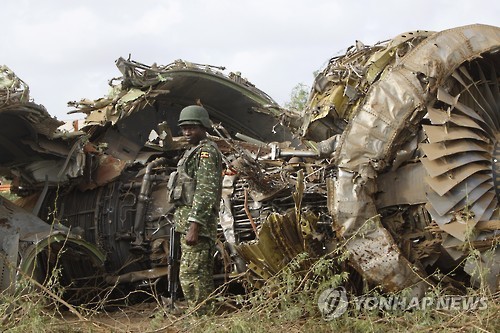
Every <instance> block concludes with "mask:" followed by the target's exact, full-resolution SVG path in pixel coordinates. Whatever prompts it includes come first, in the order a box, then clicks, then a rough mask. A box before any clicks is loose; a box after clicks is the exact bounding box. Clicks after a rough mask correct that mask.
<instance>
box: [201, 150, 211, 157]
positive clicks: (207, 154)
mask: <svg viewBox="0 0 500 333" xmlns="http://www.w3.org/2000/svg"><path fill="white" fill-rule="evenodd" d="M200 157H201V158H209V157H210V154H209V153H208V151H202V152H201V153H200Z"/></svg>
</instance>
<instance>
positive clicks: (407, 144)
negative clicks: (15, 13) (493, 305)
mask: <svg viewBox="0 0 500 333" xmlns="http://www.w3.org/2000/svg"><path fill="white" fill-rule="evenodd" d="M499 50H500V29H499V28H498V27H492V26H485V25H472V26H464V27H458V28H454V29H450V30H445V31H441V32H429V31H414V32H408V33H405V34H401V35H399V36H396V37H395V38H393V39H391V40H389V41H386V42H382V43H378V44H376V45H374V46H367V45H364V44H362V43H361V42H357V43H356V45H355V46H352V47H350V48H349V49H348V50H347V52H346V54H345V55H342V56H339V57H335V58H332V59H331V60H330V61H329V63H328V65H327V66H326V67H325V68H324V69H323V70H322V72H321V73H320V74H318V76H317V77H316V79H315V81H314V83H313V86H312V90H311V93H310V98H309V102H308V104H307V107H306V108H305V109H304V110H301V111H291V110H285V109H283V108H281V107H280V106H279V105H278V104H277V103H276V102H275V101H273V100H272V98H271V97H269V96H268V95H267V94H265V93H264V92H262V91H260V90H259V89H257V88H256V87H255V86H254V85H253V84H251V83H250V82H249V81H248V80H247V79H245V78H243V77H242V76H241V74H239V73H229V74H226V73H224V71H225V69H224V68H222V67H216V66H209V65H200V64H194V63H189V62H186V61H182V60H177V61H175V62H173V63H171V64H169V65H166V66H162V65H157V64H154V65H152V66H148V65H144V64H141V63H138V62H135V61H133V60H130V59H128V60H125V59H122V58H120V59H118V60H117V67H118V68H119V70H120V72H121V74H122V76H121V77H119V78H114V79H112V80H110V87H111V93H110V94H108V95H107V96H105V97H104V98H101V99H98V100H96V101H90V100H85V99H84V100H81V101H79V102H71V103H70V105H72V106H73V107H74V108H75V110H73V111H72V112H70V113H72V114H73V113H83V114H84V115H85V120H84V124H83V127H81V128H78V131H75V132H66V131H62V130H61V129H58V130H56V127H57V126H59V125H60V122H59V121H57V120H55V119H54V118H51V117H50V116H49V115H48V113H47V112H46V110H45V109H44V108H43V106H41V105H38V104H35V103H33V102H32V101H30V100H29V91H28V88H27V86H26V85H25V84H24V83H23V82H22V81H20V80H19V79H17V78H16V77H15V75H14V74H13V73H12V71H10V70H8V69H7V68H6V67H2V76H0V78H1V80H0V88H1V89H0V98H1V100H0V138H1V140H0V172H1V175H3V176H4V177H7V178H8V179H10V180H11V181H12V184H13V185H12V188H11V190H12V191H13V192H14V193H16V194H17V195H18V196H20V197H21V198H20V200H18V204H19V205H20V206H21V207H22V208H23V209H25V210H27V211H28V212H30V211H31V212H32V213H27V214H31V215H32V218H33V219H36V220H37V221H39V222H42V221H45V222H49V223H53V222H54V221H56V222H57V224H58V225H59V224H60V225H64V226H65V228H69V230H71V232H70V231H64V234H65V235H66V236H67V237H70V238H71V237H73V238H72V239H77V238H78V239H81V240H80V243H78V244H80V245H82V244H83V246H84V248H86V249H91V248H92V247H95V249H96V250H95V251H94V250H92V251H90V250H89V251H90V253H89V252H85V251H84V254H83V258H91V257H92V258H101V257H100V256H99V255H97V253H102V255H103V256H105V260H103V262H102V263H103V265H102V275H103V277H104V279H103V281H104V282H106V283H108V284H111V285H114V284H120V285H122V286H124V287H125V286H126V287H127V288H144V287H151V285H154V286H159V285H161V283H160V282H161V281H162V280H163V279H168V260H167V259H168V243H169V230H170V227H171V216H170V211H171V207H169V206H168V204H167V203H166V200H165V198H166V184H167V181H168V177H169V175H170V173H171V172H172V171H173V170H174V168H175V165H176V160H177V158H178V157H179V154H180V152H181V151H182V149H183V148H184V146H185V143H184V141H183V140H182V138H181V137H180V136H179V135H178V133H179V130H178V128H177V125H176V120H177V118H178V115H179V112H180V110H181V109H182V108H183V107H184V106H185V105H188V104H192V103H199V104H202V105H203V106H204V107H205V108H206V109H207V110H208V111H209V113H210V117H211V119H212V120H213V122H214V123H215V124H216V126H215V127H214V131H213V132H212V133H211V134H212V135H213V136H214V139H215V140H216V141H217V142H218V144H219V147H220V148H221V150H222V151H223V152H224V156H225V162H226V166H227V171H226V174H225V177H224V184H223V185H224V190H223V200H222V202H221V212H220V218H221V219H220V228H219V236H220V242H218V253H217V256H216V260H217V264H216V271H215V272H214V278H215V279H217V280H224V279H227V278H228V277H229V276H231V275H235V274H239V273H245V279H247V280H248V281H250V282H251V283H252V284H253V285H254V286H257V287H258V286H259V285H261V284H262V283H263V282H264V281H265V280H266V279H269V278H270V277H271V276H273V275H274V274H276V273H277V272H278V271H279V270H280V269H282V268H283V267H284V266H285V265H286V264H287V263H288V262H289V261H290V260H292V259H293V258H294V257H295V256H296V255H298V254H299V253H302V252H304V251H305V252H308V254H309V256H310V257H311V258H317V257H320V256H322V255H332V254H333V253H335V249H336V248H337V247H338V246H339V244H344V245H345V248H346V249H347V251H348V254H349V265H350V266H351V267H353V268H354V269H355V270H356V271H357V272H358V273H359V274H361V275H362V276H363V277H364V279H365V280H366V281H367V282H368V283H370V284H372V285H377V286H381V287H382V288H383V289H384V290H386V291H397V290H401V289H404V288H410V289H411V290H412V291H413V292H414V293H415V294H422V292H424V291H425V289H426V288H427V287H428V286H429V285H430V284H433V283H437V282H442V281H436V280H435V278H436V277H435V276H434V275H433V273H434V272H436V271H437V270H440V271H442V272H447V271H451V270H453V271H454V272H455V273H458V277H457V278H455V279H453V278H451V277H448V278H447V280H446V281H447V283H449V284H451V285H452V286H454V287H456V288H461V287H462V286H463V284H464V281H466V280H467V282H466V283H467V284H470V285H477V283H478V279H477V275H476V273H475V272H477V269H478V268H481V267H483V266H486V267H488V269H489V271H488V273H487V274H486V275H485V277H486V280H487V284H488V285H489V287H490V288H491V289H492V290H495V289H498V273H499V272H498V270H499V267H500V265H499V260H500V251H499V250H498V247H497V244H498V238H499V234H498V230H499V224H498V221H499V217H498V183H497V182H498V181H497V178H498V177H497V174H498V172H499V171H498V162H497V160H498V156H497V155H498V151H499V148H497V137H498V129H499V111H500V89H499V78H500V65H499V63H500V53H499ZM148 166H149V168H148ZM146 175H147V177H146ZM19 209H21V208H19ZM15 215H16V214H14V215H13V216H15ZM6 221H8V223H9V224H10V225H11V226H16V228H28V229H29V228H31V227H27V226H21V225H19V224H18V222H16V220H15V218H14V217H12V216H10V217H8V218H7V220H6ZM37 223H38V222H37ZM64 230H68V229H64ZM28 231H29V230H28ZM7 248H8V249H7ZM12 249H13V247H8V246H7V247H6V245H5V243H4V245H3V248H2V251H3V253H4V256H5V253H7V252H6V251H7V250H8V251H9V252H8V253H9V255H7V257H8V258H10V259H9V260H8V262H9V264H8V265H7V261H5V260H4V261H3V262H2V267H3V268H2V269H3V272H10V273H7V274H6V275H5V274H4V275H2V276H9V278H8V279H7V280H6V279H5V278H3V283H4V284H3V288H7V287H6V286H7V284H10V283H12V281H13V280H15V279H14V278H13V277H12V275H11V273H12V272H13V270H12V268H9V267H16V266H17V267H19V266H20V264H22V263H21V262H19V261H18V260H16V259H15V256H14V255H13V253H14V252H13V250H12ZM472 250H478V253H479V255H478V256H477V257H474V256H470V253H471V252H472ZM96 251H97V252H96ZM20 253H22V251H21V252H20ZM37 256H38V257H37ZM21 257H22V255H21ZM33 258H40V260H43V257H42V256H41V255H39V254H35V255H34V257H33ZM33 258H32V259H33ZM91 262H92V264H91ZM96 262H99V260H97V261H96V260H90V259H85V260H82V263H81V267H80V268H81V271H82V272H83V273H81V275H82V276H87V275H88V274H87V273H88V272H90V271H91V269H94V268H90V267H92V265H94V266H95V263H96ZM61 264H62V265H63V266H64V267H63V269H67V270H68V272H70V273H69V275H68V276H69V279H68V280H72V279H76V278H80V273H78V272H76V271H71V270H70V269H68V268H67V267H66V265H68V263H66V262H62V263H61ZM9 265H10V266H9ZM21 266H22V265H21ZM47 274H49V271H48V270H47V268H46V267H43V266H39V267H37V271H36V275H37V276H38V277H43V276H46V275H47ZM6 281H7V282H6ZM101 282H102V281H101ZM68 284H71V282H68Z"/></svg>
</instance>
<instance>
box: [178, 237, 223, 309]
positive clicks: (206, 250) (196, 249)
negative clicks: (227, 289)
mask: <svg viewBox="0 0 500 333" xmlns="http://www.w3.org/2000/svg"><path fill="white" fill-rule="evenodd" d="M180 243H181V264H180V268H179V280H180V283H181V287H182V292H183V294H184V298H185V299H186V300H187V301H188V304H189V306H195V305H196V304H198V303H200V302H202V301H204V300H205V299H206V298H207V297H208V296H209V295H210V293H212V291H213V290H214V281H213V270H214V269H213V267H214V261H213V255H214V251H215V244H214V241H213V240H211V239H209V238H206V237H199V239H198V244H196V245H193V246H191V245H187V244H186V240H185V235H181V242H180Z"/></svg>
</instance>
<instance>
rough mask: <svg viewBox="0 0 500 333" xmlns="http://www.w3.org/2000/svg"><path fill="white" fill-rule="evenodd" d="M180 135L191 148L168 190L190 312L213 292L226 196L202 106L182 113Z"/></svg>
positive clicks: (181, 280) (220, 170)
mask: <svg viewBox="0 0 500 333" xmlns="http://www.w3.org/2000/svg"><path fill="white" fill-rule="evenodd" d="M178 124H179V126H180V127H181V130H182V134H183V136H185V137H186V138H187V139H188V142H189V144H190V145H192V148H190V149H188V150H187V151H186V152H185V153H184V155H183V156H182V158H181V159H180V160H179V163H178V164H177V172H176V173H175V174H172V175H171V176H170V177H173V178H174V179H172V182H169V183H171V185H170V188H171V190H170V200H171V201H173V202H175V203H176V206H177V208H176V210H175V213H174V221H175V224H176V231H177V232H180V233H181V237H180V239H181V241H180V243H181V263H180V270H179V279H180V284H181V287H182V291H183V293H184V297H185V298H186V300H187V301H188V305H189V306H195V305H196V304H198V303H200V302H202V301H203V300H205V299H206V298H207V297H208V295H209V294H210V293H211V292H212V291H213V289H214V285H213V255H214V252H215V240H216V236H217V221H218V216H219V214H218V212H219V205H220V199H221V191H222V156H221V153H220V151H219V149H218V148H217V145H216V144H215V143H214V142H213V141H211V140H209V139H207V129H209V128H211V122H210V119H209V117H208V112H207V111H206V110H205V109H204V108H203V107H201V106H197V105H191V106H187V107H185V108H184V109H182V111H181V114H180V116H179V123H178Z"/></svg>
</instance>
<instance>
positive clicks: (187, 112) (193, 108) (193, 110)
mask: <svg viewBox="0 0 500 333" xmlns="http://www.w3.org/2000/svg"><path fill="white" fill-rule="evenodd" d="M178 125H179V126H182V125H202V126H203V127H205V128H207V129H208V128H212V122H211V121H210V118H208V112H207V110H205V108H204V107H202V106H198V105H190V106H186V107H185V108H184V109H182V111H181V114H180V116H179V123H178Z"/></svg>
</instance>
